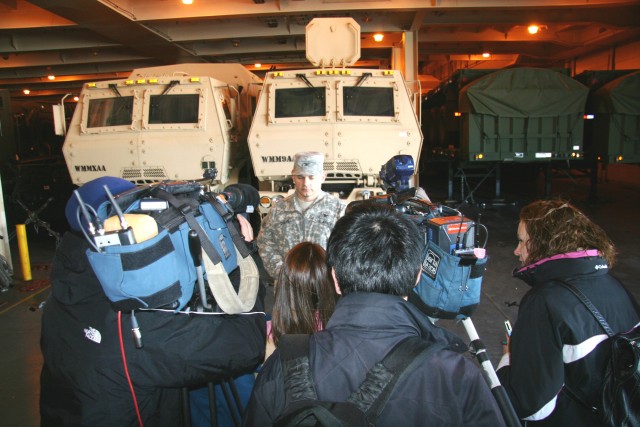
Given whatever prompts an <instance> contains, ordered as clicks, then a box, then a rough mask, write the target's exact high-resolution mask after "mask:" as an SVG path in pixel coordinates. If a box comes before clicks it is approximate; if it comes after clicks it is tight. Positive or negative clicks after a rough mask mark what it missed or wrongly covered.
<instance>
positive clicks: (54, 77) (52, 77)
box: [47, 74, 56, 80]
mask: <svg viewBox="0 0 640 427" xmlns="http://www.w3.org/2000/svg"><path fill="white" fill-rule="evenodd" d="M47 78H48V79H49V80H55V79H56V76H54V75H53V74H49V75H48V76H47Z"/></svg>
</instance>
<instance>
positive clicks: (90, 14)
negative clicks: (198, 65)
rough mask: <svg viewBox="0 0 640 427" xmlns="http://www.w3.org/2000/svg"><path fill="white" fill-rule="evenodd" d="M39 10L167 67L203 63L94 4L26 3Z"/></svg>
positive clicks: (81, 1) (55, 0)
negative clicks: (86, 29)
mask: <svg viewBox="0 0 640 427" xmlns="http://www.w3.org/2000/svg"><path fill="white" fill-rule="evenodd" d="M29 1H30V3H33V4H35V5H36V6H38V7H41V8H42V9H45V10H48V11H49V12H51V13H54V14H56V15H59V16H62V17H64V18H65V19H68V20H70V21H72V22H75V23H76V24H78V25H79V26H81V27H84V28H88V29H90V30H92V31H94V32H96V33H97V34H100V35H102V36H104V37H106V38H108V39H110V40H113V41H115V42H117V43H119V44H121V45H123V46H128V47H130V48H131V49H132V50H134V51H137V52H139V53H142V54H145V55H147V56H152V57H155V58H157V59H159V60H161V61H163V62H166V63H168V64H170V63H176V62H185V58H188V59H189V60H192V61H194V62H203V61H202V59H200V58H198V57H197V56H195V55H194V54H193V53H192V52H189V51H188V50H186V49H184V48H182V47H180V46H178V45H176V44H174V43H171V42H170V41H168V40H167V39H166V38H165V37H163V36H161V35H160V34H158V33H157V32H154V31H152V30H150V29H149V28H147V27H145V26H143V25H139V24H138V23H137V22H134V21H132V20H131V19H130V18H128V17H126V16H124V15H122V14H120V13H118V12H116V11H114V10H113V9H111V8H110V7H107V6H105V5H103V4H102V3H100V2H97V1H86V0H65V1H59V0H29Z"/></svg>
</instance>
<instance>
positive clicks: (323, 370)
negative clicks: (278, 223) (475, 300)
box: [244, 293, 504, 427]
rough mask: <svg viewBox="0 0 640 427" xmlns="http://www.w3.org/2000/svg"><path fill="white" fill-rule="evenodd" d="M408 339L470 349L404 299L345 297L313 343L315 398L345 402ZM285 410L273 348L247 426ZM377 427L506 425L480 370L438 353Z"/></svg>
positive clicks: (405, 385)
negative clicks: (381, 362) (370, 373)
mask: <svg viewBox="0 0 640 427" xmlns="http://www.w3.org/2000/svg"><path fill="white" fill-rule="evenodd" d="M408 336H422V337H423V338H424V339H425V340H427V341H430V342H440V343H443V344H445V345H448V346H449V347H450V348H452V349H454V350H455V351H457V352H462V351H465V350H466V348H467V347H466V345H465V344H464V342H462V340H460V339H459V338H458V337H456V336H455V335H454V334H452V333H451V332H449V331H447V330H445V329H442V328H438V327H436V326H434V325H433V324H431V322H430V321H429V320H428V318H427V317H426V316H425V315H424V314H422V313H421V312H420V311H419V310H418V309H417V308H416V307H414V306H413V305H412V304H411V303H408V302H407V301H405V300H403V299H402V298H400V297H397V296H391V295H383V294H376V293H354V294H350V295H347V296H345V297H342V298H341V299H340V300H339V302H338V304H337V306H336V310H335V312H334V313H333V315H332V317H331V320H330V321H329V323H328V325H327V327H326V329H325V330H324V331H321V332H318V333H316V334H314V335H313V337H312V338H311V343H310V365H311V370H312V376H313V378H314V380H315V387H316V392H317V394H318V398H319V399H320V400H329V401H345V400H346V399H347V397H348V396H349V394H350V393H351V392H352V391H353V390H355V389H356V388H357V387H358V385H359V384H360V383H361V382H362V380H363V379H364V377H365V374H366V372H367V371H368V370H369V369H370V368H371V367H372V366H373V365H374V364H375V363H376V362H378V361H380V360H382V359H383V358H384V356H385V355H386V353H387V352H388V351H389V350H391V348H393V347H394V345H395V344H397V343H398V342H399V341H401V340H402V339H403V338H406V337H408ZM283 410H284V385H283V379H282V372H281V366H280V359H279V356H278V350H277V349H276V351H275V353H274V354H273V355H272V356H271V357H270V358H269V359H268V360H267V362H266V363H265V366H264V368H263V370H262V372H261V373H260V374H259V375H258V378H257V380H256V385H255V387H254V392H253V395H252V397H251V400H250V402H249V406H248V408H247V411H246V416H245V420H244V425H245V426H269V425H271V424H272V422H273V420H275V419H276V418H277V417H278V416H279V415H280V414H281V413H282V412H283ZM376 425H378V426H394V427H397V426H400V425H402V426H438V427H441V426H463V425H468V426H478V427H481V426H487V427H489V426H491V427H495V426H501V425H504V421H503V420H502V416H501V414H500V411H499V408H498V406H497V404H496V402H495V400H494V398H493V396H492V394H491V392H490V390H489V387H488V386H487V384H486V382H485V380H484V378H483V377H482V375H481V373H480V371H479V369H478V368H477V366H475V365H474V363H473V362H472V361H471V360H470V359H468V358H466V357H464V356H462V355H460V354H457V353H456V352H453V351H450V350H441V351H439V352H436V353H435V354H434V355H433V356H431V359H430V362H429V363H428V364H425V365H423V366H421V368H420V369H419V370H418V371H416V372H414V373H412V374H410V375H408V376H407V379H406V380H402V381H400V382H399V383H398V384H397V386H396V388H395V389H394V392H393V393H392V394H391V397H390V399H389V401H388V403H387V405H386V406H385V408H384V410H383V411H382V413H381V415H380V417H379V418H378V422H377V423H376Z"/></svg>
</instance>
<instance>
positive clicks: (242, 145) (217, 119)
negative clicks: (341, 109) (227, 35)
mask: <svg viewBox="0 0 640 427" xmlns="http://www.w3.org/2000/svg"><path fill="white" fill-rule="evenodd" d="M260 84H261V80H260V78H258V77H257V76H256V75H254V74H253V73H251V72H250V71H248V70H247V69H246V68H245V67H244V66H242V65H240V64H177V65H168V66H161V67H151V68H142V69H136V70H134V71H133V72H132V73H131V75H130V77H129V78H128V79H123V80H111V81H102V82H96V83H91V84H85V86H84V87H83V89H82V93H81V94H80V99H79V101H78V105H77V107H76V110H75V112H74V115H73V118H72V120H71V122H70V124H69V126H68V129H67V132H66V138H65V142H64V145H63V148H62V151H63V154H64V158H65V161H66V164H67V167H68V169H69V174H70V175H71V179H72V181H73V183H74V184H78V185H80V184H83V183H85V182H87V181H90V180H92V179H94V178H98V177H100V176H105V175H109V176H117V177H121V178H124V179H127V180H129V181H132V182H134V183H137V184H142V183H149V182H155V181H162V180H198V179H202V178H203V176H205V177H207V178H209V180H208V182H209V183H210V184H211V185H210V187H211V189H212V190H218V189H221V187H222V186H224V185H226V184H231V183H236V182H246V183H250V182H251V178H252V174H251V168H250V166H251V165H250V162H249V154H248V151H247V144H246V136H247V133H248V130H249V126H250V123H251V118H252V114H253V110H254V108H255V104H256V99H257V95H258V93H259V90H260V88H259V86H260ZM62 123H64V120H62Z"/></svg>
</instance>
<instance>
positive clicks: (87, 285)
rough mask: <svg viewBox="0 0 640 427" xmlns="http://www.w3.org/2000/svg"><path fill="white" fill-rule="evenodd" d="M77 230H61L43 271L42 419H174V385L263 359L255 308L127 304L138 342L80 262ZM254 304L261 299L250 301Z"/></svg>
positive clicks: (71, 422) (109, 422) (167, 422)
mask: <svg viewBox="0 0 640 427" xmlns="http://www.w3.org/2000/svg"><path fill="white" fill-rule="evenodd" d="M86 249H87V244H86V242H85V240H84V238H82V237H79V236H76V235H74V234H72V233H67V234H65V236H64V237H63V239H62V241H61V243H60V246H59V247H58V249H57V251H56V254H55V257H54V261H53V266H52V272H51V284H52V293H51V295H50V296H49V298H48V299H47V301H46V303H45V306H44V309H43V317H42V335H41V349H42V353H43V356H44V367H43V371H42V376H41V396H40V412H41V418H42V425H43V426H62V425H64V426H79V425H83V426H109V427H111V426H135V425H138V421H137V417H136V414H135V412H134V405H133V397H132V394H131V391H130V388H129V385H128V383H127V378H126V376H125V371H124V365H123V357H122V354H121V344H120V335H119V333H118V330H119V326H118V323H119V321H120V322H121V325H122V326H121V330H122V345H123V348H124V353H125V356H126V361H127V367H128V371H129V376H130V378H131V381H132V385H133V388H134V390H135V395H136V399H137V402H138V406H139V408H140V411H141V414H142V421H143V422H144V424H145V425H149V426H171V427H175V426H180V425H181V424H182V423H181V417H182V406H181V400H180V399H181V387H182V386H187V385H200V384H204V383H207V382H218V381H219V380H220V379H222V378H224V377H229V376H236V375H239V374H244V373H247V372H252V371H253V370H254V369H255V368H256V367H257V366H258V365H259V364H260V362H261V361H262V360H263V358H264V350H265V339H266V337H265V335H266V332H265V331H266V330H265V320H264V314H263V313H252V314H246V315H233V316H230V315H213V314H191V315H188V314H175V313H173V312H171V311H167V312H163V311H137V312H136V313H137V314H136V318H137V320H138V323H139V326H140V330H141V332H142V339H143V344H144V346H143V348H141V349H136V348H135V347H134V344H133V340H132V338H131V318H130V315H129V314H124V313H123V314H122V316H121V319H120V320H119V316H118V313H117V312H116V311H114V310H113V309H112V308H111V305H110V303H109V301H108V300H107V298H106V296H105V295H104V293H103V291H102V288H101V286H100V284H99V282H98V280H97V279H96V277H95V275H94V274H93V271H92V270H91V266H90V265H89V263H88V261H87V257H86V255H85V251H86ZM260 308H261V307H260Z"/></svg>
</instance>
